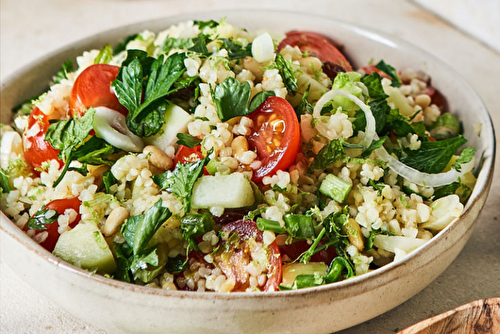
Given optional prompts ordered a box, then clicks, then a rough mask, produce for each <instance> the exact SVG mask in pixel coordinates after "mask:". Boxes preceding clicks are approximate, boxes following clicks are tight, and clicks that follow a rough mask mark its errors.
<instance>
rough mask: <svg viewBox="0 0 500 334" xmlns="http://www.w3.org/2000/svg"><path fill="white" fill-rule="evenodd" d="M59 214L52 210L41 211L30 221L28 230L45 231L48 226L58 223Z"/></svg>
mask: <svg viewBox="0 0 500 334" xmlns="http://www.w3.org/2000/svg"><path fill="white" fill-rule="evenodd" d="M58 217H59V213H58V212H57V211H55V210H52V209H40V210H38V211H37V212H36V213H35V214H34V215H33V217H31V218H30V219H28V228H29V229H32V230H38V231H45V230H46V229H47V226H46V225H50V224H53V223H54V222H56V221H57V218H58Z"/></svg>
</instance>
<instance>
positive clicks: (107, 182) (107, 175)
mask: <svg viewBox="0 0 500 334" xmlns="http://www.w3.org/2000/svg"><path fill="white" fill-rule="evenodd" d="M116 183H118V180H117V179H116V177H115V176H114V175H113V173H111V170H108V171H105V172H104V173H103V174H102V184H101V188H102V187H104V189H105V193H106V194H110V193H111V186H112V185H114V184H116ZM99 190H100V191H102V189H99Z"/></svg>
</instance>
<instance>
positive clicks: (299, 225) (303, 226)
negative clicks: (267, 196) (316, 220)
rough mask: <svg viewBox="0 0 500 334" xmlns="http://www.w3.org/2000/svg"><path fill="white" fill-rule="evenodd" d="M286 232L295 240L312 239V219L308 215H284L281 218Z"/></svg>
mask: <svg viewBox="0 0 500 334" xmlns="http://www.w3.org/2000/svg"><path fill="white" fill-rule="evenodd" d="M283 220H284V221H285V226H286V231H287V233H288V234H289V235H291V236H292V237H294V238H297V239H309V238H314V235H315V234H314V225H313V219H312V216H310V215H295V214H286V215H284V216H283Z"/></svg>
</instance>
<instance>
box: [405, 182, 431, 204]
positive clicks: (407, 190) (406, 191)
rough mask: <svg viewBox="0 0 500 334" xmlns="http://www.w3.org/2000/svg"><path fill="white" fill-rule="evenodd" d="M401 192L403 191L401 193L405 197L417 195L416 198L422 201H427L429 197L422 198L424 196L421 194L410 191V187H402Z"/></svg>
mask: <svg viewBox="0 0 500 334" xmlns="http://www.w3.org/2000/svg"><path fill="white" fill-rule="evenodd" d="M402 190H403V192H404V193H405V194H406V195H408V196H410V195H411V194H415V195H418V196H420V197H422V199H423V200H424V201H428V200H429V197H427V196H424V195H422V194H421V193H419V192H416V191H414V190H412V189H411V188H410V187H408V186H405V185H403V187H402Z"/></svg>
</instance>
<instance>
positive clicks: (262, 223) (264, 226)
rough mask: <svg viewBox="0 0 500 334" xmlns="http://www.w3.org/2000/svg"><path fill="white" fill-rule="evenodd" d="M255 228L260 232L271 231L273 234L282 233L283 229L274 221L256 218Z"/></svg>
mask: <svg viewBox="0 0 500 334" xmlns="http://www.w3.org/2000/svg"><path fill="white" fill-rule="evenodd" d="M256 223H257V228H258V229H259V230H261V231H271V232H274V233H278V234H281V233H284V232H285V229H284V228H283V227H281V225H280V223H279V222H278V221H276V220H270V219H264V218H260V217H259V218H257V221H256Z"/></svg>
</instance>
